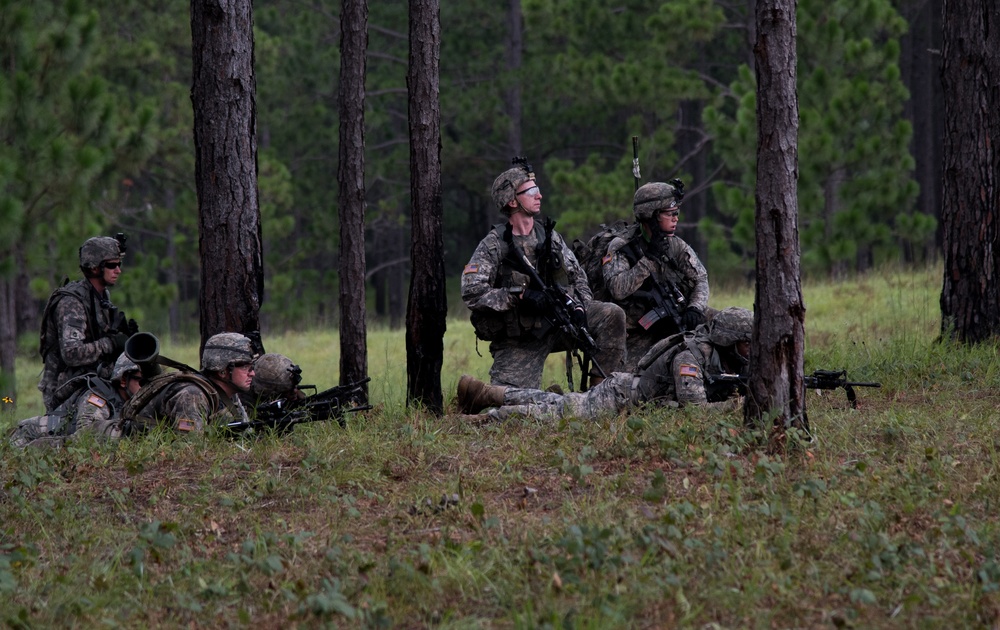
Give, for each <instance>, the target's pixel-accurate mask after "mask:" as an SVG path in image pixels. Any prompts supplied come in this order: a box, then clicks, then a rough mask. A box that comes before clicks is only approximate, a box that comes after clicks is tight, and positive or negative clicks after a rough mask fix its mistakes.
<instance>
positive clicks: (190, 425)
mask: <svg viewBox="0 0 1000 630" xmlns="http://www.w3.org/2000/svg"><path fill="white" fill-rule="evenodd" d="M177 430H178V431H184V432H185V433H186V432H188V431H194V420H188V419H187V418H178V419H177Z"/></svg>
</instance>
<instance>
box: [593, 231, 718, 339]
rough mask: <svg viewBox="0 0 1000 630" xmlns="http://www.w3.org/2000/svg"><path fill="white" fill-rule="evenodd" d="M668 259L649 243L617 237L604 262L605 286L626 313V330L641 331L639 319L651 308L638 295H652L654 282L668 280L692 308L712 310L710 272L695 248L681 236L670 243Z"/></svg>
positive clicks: (703, 310) (639, 237) (642, 239)
mask: <svg viewBox="0 0 1000 630" xmlns="http://www.w3.org/2000/svg"><path fill="white" fill-rule="evenodd" d="M667 244H668V246H669V248H668V251H667V253H666V254H665V255H662V256H655V255H654V254H653V253H652V252H651V251H650V246H649V243H648V242H647V241H646V240H645V239H644V238H642V236H641V235H636V236H634V237H632V238H631V239H626V238H623V237H617V238H615V239H614V240H612V241H611V243H610V244H609V245H608V253H607V255H605V257H604V258H603V259H602V260H601V263H602V265H601V269H602V272H603V274H604V283H605V285H607V288H608V291H609V292H610V293H611V297H612V298H613V300H614V301H615V303H616V304H619V305H620V306H621V307H622V308H624V309H625V318H626V326H627V327H629V328H636V327H638V325H639V324H638V321H639V319H640V318H641V317H642V316H643V315H645V314H646V312H647V311H648V310H649V309H650V308H651V304H650V303H649V302H648V301H647V300H646V299H643V298H639V297H637V296H636V295H635V293H636V291H639V290H644V291H648V290H650V289H651V288H652V285H653V283H654V282H662V281H663V279H664V278H666V279H667V280H670V281H671V282H673V283H674V284H675V285H676V286H677V288H678V289H680V292H681V293H682V294H683V295H684V298H685V300H686V301H687V307H688V308H692V307H693V308H696V309H698V310H700V311H701V312H703V313H704V312H705V310H706V309H707V308H708V293H709V292H708V271H707V270H706V269H705V265H703V264H702V263H701V260H699V259H698V255H697V254H695V253H694V250H693V249H691V246H690V245H688V244H687V243H685V242H684V240H683V239H681V238H680V237H678V236H673V237H670V238H668V239H667Z"/></svg>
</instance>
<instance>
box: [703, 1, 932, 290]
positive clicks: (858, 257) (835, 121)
mask: <svg viewBox="0 0 1000 630" xmlns="http://www.w3.org/2000/svg"><path fill="white" fill-rule="evenodd" d="M798 8H799V10H798V38H799V43H800V45H799V50H798V54H799V64H798V68H799V71H798V95H799V119H800V126H799V136H798V156H799V187H798V202H799V226H800V227H799V229H800V237H801V241H802V258H803V268H804V269H805V270H807V271H809V270H825V269H830V268H834V269H838V268H839V269H846V268H857V269H859V270H863V269H865V268H867V267H868V266H870V265H872V264H879V263H880V262H884V261H891V260H893V259H895V258H896V257H898V254H899V248H900V245H904V246H906V247H908V248H916V249H920V248H921V247H922V246H923V244H924V243H926V242H927V241H928V239H929V238H930V237H931V235H932V234H933V233H934V230H935V229H936V222H935V220H934V219H933V218H932V217H928V216H924V215H916V214H914V213H913V212H912V210H911V209H912V206H913V202H914V200H915V199H916V196H917V192H918V185H917V182H916V181H914V179H913V173H912V171H913V167H914V160H913V157H912V156H911V155H910V153H909V148H908V146H909V142H910V138H911V135H912V129H911V127H910V124H909V122H907V121H905V120H903V118H902V108H903V103H904V102H905V100H906V99H907V98H908V97H909V95H908V93H907V91H906V89H905V87H904V86H903V83H902V81H901V78H900V71H899V61H898V59H899V39H898V38H899V37H900V36H901V35H902V34H903V33H904V32H905V29H906V24H905V22H903V20H902V19H901V18H900V17H899V15H898V14H897V13H896V11H895V9H894V8H893V7H892V5H891V3H889V2H887V1H885V0H866V1H865V2H862V3H860V6H859V4H858V3H857V2H853V1H851V2H832V3H830V2H800V3H799V5H798ZM730 89H731V92H730V93H729V94H726V93H722V94H720V97H719V99H718V100H717V102H716V104H715V105H714V106H713V107H711V108H709V109H707V110H706V112H705V123H706V126H707V127H708V128H709V129H711V130H713V131H714V133H715V135H716V137H717V138H719V139H721V143H720V144H718V147H719V149H720V155H721V156H722V157H723V159H724V160H725V162H726V165H727V166H728V167H729V168H731V169H734V171H735V172H737V173H740V177H739V183H738V184H736V183H723V182H718V183H716V184H715V185H714V186H713V193H714V195H715V199H716V202H717V204H718V206H719V208H720V210H721V211H722V212H723V213H724V215H726V216H728V217H731V218H730V219H729V220H727V221H724V223H726V224H731V223H732V220H733V219H735V221H736V224H735V226H734V227H733V229H732V232H731V235H732V237H733V241H734V251H735V253H736V254H738V255H739V257H740V258H741V259H742V260H744V261H745V260H746V259H747V258H748V257H752V253H753V248H754V241H753V232H752V230H747V229H741V228H740V226H741V225H742V226H745V227H752V219H753V215H752V212H750V209H752V208H753V205H754V203H753V190H754V177H755V173H754V168H755V166H754V163H753V156H754V155H755V149H754V147H755V143H756V127H755V122H754V110H755V105H756V96H755V87H754V77H753V75H752V74H751V72H750V70H749V68H746V67H744V68H743V70H742V71H741V74H740V78H739V79H738V81H737V82H735V83H733V84H732V85H731V86H730ZM734 129H735V133H734ZM720 245H721V244H720ZM720 249H721V247H720ZM729 261H730V263H731V264H732V263H735V262H736V260H735V259H734V258H733V257H732V256H730V257H729Z"/></svg>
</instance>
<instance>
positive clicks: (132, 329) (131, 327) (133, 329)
mask: <svg viewBox="0 0 1000 630" xmlns="http://www.w3.org/2000/svg"><path fill="white" fill-rule="evenodd" d="M137 332H139V324H137V323H135V320H134V319H130V320H128V334H129V336H131V335H134V334H135V333H137Z"/></svg>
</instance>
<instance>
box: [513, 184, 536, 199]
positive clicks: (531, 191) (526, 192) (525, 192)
mask: <svg viewBox="0 0 1000 630" xmlns="http://www.w3.org/2000/svg"><path fill="white" fill-rule="evenodd" d="M517 194H518V195H531V196H532V197H534V196H535V195H537V194H538V186H532V187H531V188H525V189H524V190H522V191H521V192H519V193H517Z"/></svg>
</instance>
